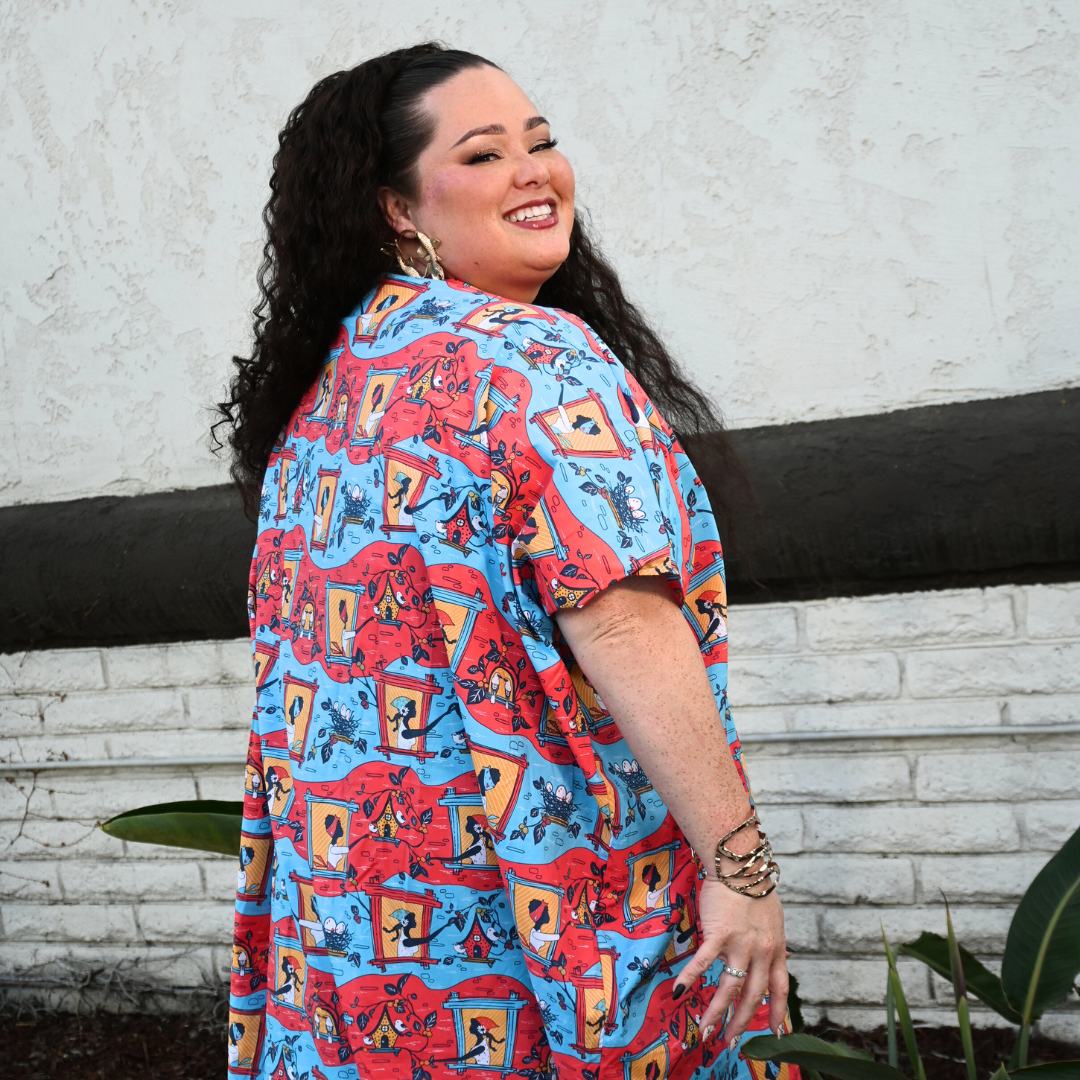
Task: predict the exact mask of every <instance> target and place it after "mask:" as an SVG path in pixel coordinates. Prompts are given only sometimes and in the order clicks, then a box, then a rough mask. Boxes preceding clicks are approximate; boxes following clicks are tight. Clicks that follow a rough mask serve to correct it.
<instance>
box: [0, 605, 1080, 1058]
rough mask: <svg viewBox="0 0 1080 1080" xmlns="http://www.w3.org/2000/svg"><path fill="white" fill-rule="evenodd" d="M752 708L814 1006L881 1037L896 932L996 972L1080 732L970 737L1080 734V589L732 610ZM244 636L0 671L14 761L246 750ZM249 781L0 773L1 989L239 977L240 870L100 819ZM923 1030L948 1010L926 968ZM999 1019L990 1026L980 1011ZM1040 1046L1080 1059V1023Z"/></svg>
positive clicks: (1072, 821) (1065, 787)
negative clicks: (953, 947) (129, 971)
mask: <svg viewBox="0 0 1080 1080" xmlns="http://www.w3.org/2000/svg"><path fill="white" fill-rule="evenodd" d="M730 630H731V652H732V661H731V666H730V682H731V699H732V701H733V703H734V707H735V710H736V719H737V722H738V724H739V728H740V730H741V732H742V734H743V736H744V737H746V738H747V740H748V744H747V747H746V758H747V763H748V770H749V773H750V778H751V781H752V782H753V784H754V788H755V793H756V796H757V798H758V802H759V804H760V806H761V812H762V818H763V821H764V823H765V827H766V828H767V829H768V831H769V833H770V835H771V836H772V838H773V840H774V843H775V848H776V851H777V853H778V856H779V858H780V861H781V865H782V869H783V880H782V895H783V896H784V899H785V905H786V908H785V910H786V917H787V932H788V941H789V943H790V945H791V947H792V949H793V950H794V951H795V955H794V956H793V958H792V961H791V967H792V970H793V971H794V972H795V974H796V975H797V976H798V977H799V979H800V981H801V983H802V991H803V996H804V999H805V1000H806V1002H807V1004H808V1010H807V1011H808V1013H809V1014H810V1016H811V1017H816V1016H819V1015H821V1014H822V1013H825V1012H827V1013H828V1015H829V1016H830V1017H831V1018H833V1019H834V1020H837V1021H839V1022H843V1023H855V1024H859V1025H866V1026H874V1025H876V1024H877V1023H879V1022H880V1020H881V1016H882V1012H881V1007H880V1005H881V1002H882V1000H883V997H884V987H885V981H884V971H885V967H884V960H883V959H882V955H881V945H880V933H881V926H882V925H884V928H885V930H886V932H887V933H888V934H889V936H890V939H891V940H892V941H893V942H894V943H899V942H901V941H905V940H910V939H912V938H914V937H916V936H917V935H918V933H919V932H920V931H921V930H923V929H930V930H936V931H939V932H941V931H943V930H944V914H943V910H942V906H941V894H942V893H943V892H944V893H945V894H947V895H948V897H949V899H950V901H951V902H952V903H953V913H954V918H955V921H956V926H957V931H958V933H959V935H960V938H961V940H962V941H963V942H964V943H965V944H966V945H967V946H968V947H969V948H970V949H971V950H972V951H973V952H975V953H976V954H977V955H979V956H981V957H983V958H984V959H986V960H987V961H988V962H990V963H991V964H993V963H995V962H996V959H997V958H998V957H999V956H1000V953H1001V950H1002V949H1003V947H1004V942H1005V936H1006V933H1007V931H1008V927H1009V921H1010V919H1011V916H1012V911H1013V908H1014V907H1015V904H1016V902H1017V900H1018V899H1019V897H1020V896H1021V895H1022V894H1023V891H1024V889H1025V888H1026V887H1027V885H1028V884H1029V883H1030V881H1031V879H1032V878H1033V877H1034V875H1035V873H1036V872H1037V871H1038V869H1039V868H1040V867H1041V866H1042V865H1043V863H1044V862H1045V861H1046V859H1047V858H1049V857H1050V855H1051V854H1052V853H1053V852H1054V851H1055V850H1056V849H1057V848H1058V847H1059V846H1060V845H1061V843H1063V842H1064V840H1065V839H1066V838H1067V837H1068V836H1069V835H1070V834H1071V833H1072V831H1073V830H1075V829H1076V828H1077V827H1078V826H1080V737H1078V736H1076V735H1070V734H1066V733H1062V734H1060V735H1032V736H1023V737H1012V736H1007V735H1003V736H1000V737H998V736H993V737H985V736H979V737H977V736H971V735H965V734H964V729H965V728H972V727H989V726H995V725H1000V724H1008V725H1013V726H1026V725H1033V724H1039V725H1053V724H1068V723H1073V724H1075V723H1076V722H1077V721H1080V586H1076V585H1054V586H1031V587H1014V586H1006V587H1001V588H996V589H988V590H975V589H969V590H957V591H951V592H939V593H913V594H907V595H899V596H878V597H865V598H855V599H837V600H828V601H819V602H812V603H801V604H775V605H766V606H758V607H747V608H742V609H735V610H733V611H732V613H731V620H730ZM249 656H250V653H249V647H248V644H247V642H245V641H236V642H209V643H200V644H191V645H172V646H154V647H146V648H131V649H108V650H71V651H64V652H52V653H48V652H43V653H32V654H28V655H19V656H4V657H0V758H2V759H6V760H37V759H41V758H60V757H65V756H66V757H68V758H70V759H77V758H88V757H93V758H108V757H153V756H174V755H181V754H183V755H185V756H192V755H199V756H202V755H206V756H221V755H235V756H236V757H237V758H241V757H242V756H243V753H244V747H245V742H246V732H247V727H248V723H249V715H250V708H251V700H252V691H251V687H250V659H249ZM941 727H947V728H950V729H955V732H956V733H955V734H953V735H950V736H949V737H940V736H933V737H928V738H917V739H889V740H882V739H875V740H871V741H849V742H830V743H806V742H803V743H797V742H796V743H792V742H785V743H770V744H755V743H754V742H753V736H754V735H758V734H764V733H770V732H772V733H775V732H789V733H802V732H809V731H865V732H879V731H882V730H884V729H895V728H903V729H917V728H941ZM240 784H241V770H240V768H239V767H237V768H228V767H214V768H199V769H171V770H170V769H153V770H112V771H105V772H83V771H75V772H51V773H45V772H42V773H39V774H37V776H36V777H35V776H32V775H28V774H21V775H18V776H12V777H2V778H0V901H2V903H0V978H3V979H4V980H6V981H10V980H11V978H12V977H13V976H15V977H17V976H18V973H19V972H30V971H37V970H40V969H41V968H42V967H43V966H47V965H49V964H55V963H56V962H57V961H58V960H61V959H66V960H68V961H70V962H71V963H84V964H89V963H91V962H92V963H94V964H96V965H100V964H102V963H105V964H109V963H114V962H115V963H121V962H124V963H127V964H131V963H132V962H133V961H134V960H138V962H139V964H138V965H137V970H139V971H142V972H143V973H144V975H145V976H146V977H147V978H149V979H151V980H156V981H158V982H159V983H161V984H168V985H175V986H184V987H191V986H196V985H200V984H205V983H207V982H213V981H214V980H216V979H220V978H222V977H223V976H224V973H225V971H226V970H227V967H228V961H229V954H228V943H229V934H230V928H231V914H230V913H231V902H230V897H231V891H232V888H233V886H234V883H235V871H234V868H233V865H232V862H231V860H229V859H226V858H217V857H214V856H201V855H198V854H197V853H192V852H187V851H182V850H178V849H170V848H156V847H152V846H146V845H126V844H121V843H119V842H118V841H115V840H113V839H111V838H110V837H107V836H105V835H104V834H103V833H101V832H100V830H98V829H96V828H95V823H96V822H97V821H99V820H102V819H103V818H105V817H108V816H110V815H112V814H115V813H119V812H120V811H122V810H126V809H129V808H131V807H132V806H137V805H140V804H143V803H147V802H162V801H166V800H170V799H189V798H195V797H201V798H224V799H235V798H238V797H239V793H240ZM904 978H905V984H906V986H907V989H908V995H909V998H910V999H911V1000H912V1002H913V1003H914V1004H915V1006H916V1009H915V1011H916V1015H918V1016H920V1017H923V1018H925V1019H928V1020H946V1021H947V1020H948V1018H949V1015H950V1014H949V1008H950V1004H949V1003H950V1000H951V994H950V992H949V991H948V988H947V987H945V986H944V984H943V983H942V982H941V981H940V980H934V979H931V978H930V977H929V976H928V974H927V972H926V971H925V970H924V969H921V968H920V967H919V966H918V965H910V966H906V967H905V968H904ZM979 1020H980V1022H985V1023H991V1022H993V1016H992V1015H991V1014H987V1013H985V1012H980V1013H979ZM1044 1029H1045V1030H1047V1031H1048V1032H1049V1031H1052V1032H1053V1033H1055V1034H1056V1035H1058V1036H1059V1037H1060V1036H1065V1037H1068V1038H1071V1039H1073V1040H1075V1041H1078V1042H1080V1011H1078V1010H1075V1009H1073V1010H1066V1011H1064V1012H1062V1013H1060V1014H1057V1015H1055V1016H1054V1017H1051V1018H1050V1019H1048V1020H1047V1021H1046V1022H1045V1023H1044Z"/></svg>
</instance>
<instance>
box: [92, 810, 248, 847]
mask: <svg viewBox="0 0 1080 1080" xmlns="http://www.w3.org/2000/svg"><path fill="white" fill-rule="evenodd" d="M243 818H244V804H243V803H242V802H221V801H219V800H215V799H201V800H200V799H192V800H190V801H188V802H171V803H157V804H156V805H154V806H140V807H139V808H138V809H137V810H128V811H127V813H124V814H118V815H117V816H116V817H114V818H109V820H108V821H105V822H102V824H101V829H102V831H103V832H106V833H108V834H109V835H110V836H115V837H116V838H117V839H118V840H131V841H133V842H134V843H137V844H164V845H166V846H168V847H182V848H194V849H195V850H196V851H215V852H218V853H219V854H221V855H237V854H238V853H239V851H240V825H241V822H242V821H243Z"/></svg>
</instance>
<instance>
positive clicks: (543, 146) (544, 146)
mask: <svg viewBox="0 0 1080 1080" xmlns="http://www.w3.org/2000/svg"><path fill="white" fill-rule="evenodd" d="M558 145H559V140H558V139H548V140H547V142H542V143H537V144H536V145H535V146H534V147H533V148H532V149H531V150H530V151H529V153H530V154H535V153H536V151H537V150H554V149H555V147H556V146H558Z"/></svg>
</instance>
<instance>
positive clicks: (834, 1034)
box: [806, 1021, 1080, 1080]
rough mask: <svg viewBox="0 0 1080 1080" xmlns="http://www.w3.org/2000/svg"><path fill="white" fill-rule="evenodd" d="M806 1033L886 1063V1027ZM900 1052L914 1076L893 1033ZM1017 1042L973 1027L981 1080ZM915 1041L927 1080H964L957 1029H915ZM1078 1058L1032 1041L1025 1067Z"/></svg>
mask: <svg viewBox="0 0 1080 1080" xmlns="http://www.w3.org/2000/svg"><path fill="white" fill-rule="evenodd" d="M806 1031H807V1033H808V1034H810V1035H816V1036H817V1037H818V1038H819V1039H826V1040H827V1041H828V1042H842V1043H847V1044H848V1046H853V1047H855V1049H857V1050H869V1051H870V1052H871V1053H872V1054H873V1055H874V1056H875V1057H876V1058H878V1060H880V1061H888V1060H889V1048H888V1041H887V1036H886V1034H885V1028H884V1027H879V1028H877V1029H876V1030H874V1031H852V1030H851V1029H850V1028H841V1027H837V1026H836V1025H835V1024H830V1023H829V1022H828V1021H824V1022H823V1023H820V1024H815V1025H814V1026H813V1027H807V1029H806ZM896 1037H897V1040H898V1042H899V1051H900V1069H901V1071H902V1072H904V1073H906V1074H907V1075H908V1076H911V1075H913V1074H912V1070H911V1069H910V1068H909V1064H908V1057H907V1054H906V1053H905V1052H904V1037H903V1035H902V1034H901V1033H900V1031H899V1029H898V1030H897V1033H896ZM1015 1039H1016V1029H1015V1028H976V1029H975V1030H973V1031H972V1033H971V1041H972V1043H973V1045H974V1049H975V1067H976V1069H977V1071H978V1074H979V1076H980V1077H981V1078H983V1080H985V1078H986V1077H989V1076H990V1075H992V1074H993V1073H994V1072H995V1071H996V1070H997V1067H998V1066H999V1065H1000V1064H1001V1063H1002V1062H1006V1063H1007V1062H1008V1060H1009V1055H1010V1054H1012V1049H1013V1042H1014V1041H1015ZM915 1041H916V1042H917V1043H918V1044H919V1056H920V1057H921V1058H922V1062H923V1068H925V1069H926V1080H966V1077H967V1066H966V1065H965V1063H964V1045H963V1043H962V1042H961V1041H960V1029H959V1028H948V1027H939V1028H922V1027H920V1028H916V1030H915ZM1075 1058H1080V1049H1077V1047H1075V1046H1068V1045H1066V1044H1065V1043H1059V1042H1055V1041H1054V1040H1053V1039H1040V1038H1033V1039H1032V1040H1031V1042H1030V1043H1029V1045H1028V1064H1029V1065H1038V1064H1039V1063H1040V1062H1043V1061H1065V1060H1071V1059H1075Z"/></svg>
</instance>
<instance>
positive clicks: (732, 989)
mask: <svg viewBox="0 0 1080 1080" xmlns="http://www.w3.org/2000/svg"><path fill="white" fill-rule="evenodd" d="M727 964H728V966H729V967H733V968H735V969H736V970H737V971H745V970H746V968H747V966H748V965H749V964H750V960H749V958H744V959H742V960H739V961H737V962H733V961H731V960H728V961H727ZM745 982H746V979H739V978H736V977H735V976H734V975H729V974H727V972H724V974H723V975H721V976H720V982H719V983H718V984H717V987H716V993H715V994H713V997H712V1001H710V1002H709V1007H708V1008H707V1009H706V1010H705V1014H704V1015H703V1016H702V1018H701V1028H702V1031H703V1032H704V1030H705V1028H707V1027H713V1028H718V1027H719V1026H720V1021H721V1020H723V1019H724V1016H725V1015H726V1013H727V1010H728V1006H729V1005H730V1004H731V1003H732V1002H733V1001H734V1000H735V998H736V997H738V995H739V993H740V992H741V990H742V988H743V983H745ZM705 1037H706V1038H707V1036H705Z"/></svg>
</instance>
